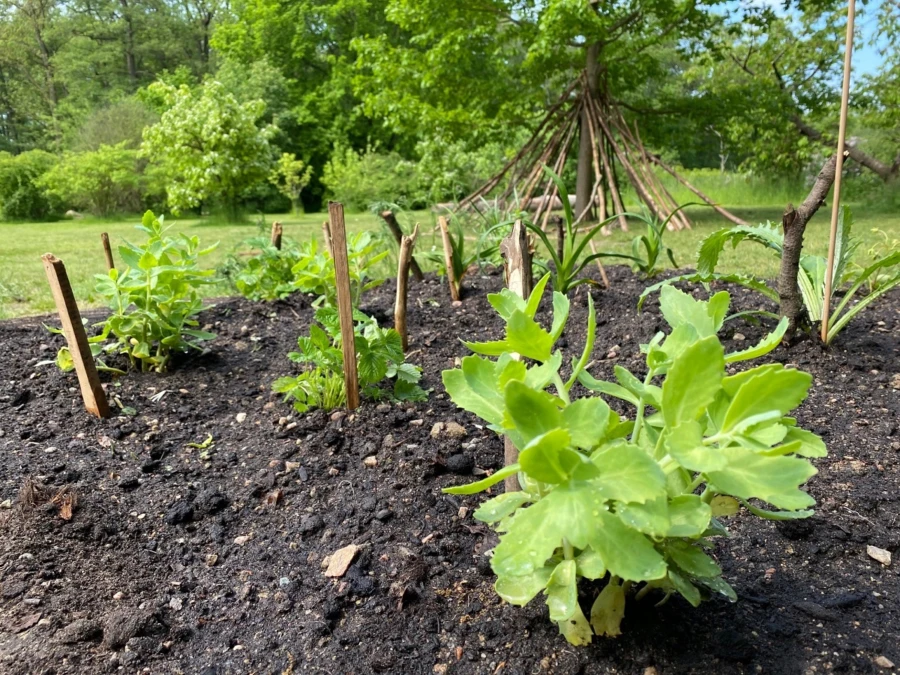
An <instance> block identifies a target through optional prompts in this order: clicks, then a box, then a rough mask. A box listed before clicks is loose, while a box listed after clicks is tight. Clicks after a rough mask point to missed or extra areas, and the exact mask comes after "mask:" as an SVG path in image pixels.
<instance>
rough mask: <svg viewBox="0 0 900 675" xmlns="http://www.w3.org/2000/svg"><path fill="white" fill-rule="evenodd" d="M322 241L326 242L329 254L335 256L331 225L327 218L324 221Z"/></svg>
mask: <svg viewBox="0 0 900 675" xmlns="http://www.w3.org/2000/svg"><path fill="white" fill-rule="evenodd" d="M322 241H324V242H325V250H326V251H328V255H330V256H331V257H332V258H333V257H334V242H333V241H332V240H331V226H330V225H329V224H328V221H327V220H326V221H325V222H324V223H322Z"/></svg>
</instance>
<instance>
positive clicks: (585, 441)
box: [562, 398, 610, 450]
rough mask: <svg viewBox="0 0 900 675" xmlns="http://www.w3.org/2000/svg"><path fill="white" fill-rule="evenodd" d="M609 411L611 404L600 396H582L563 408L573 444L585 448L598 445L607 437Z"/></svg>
mask: <svg viewBox="0 0 900 675" xmlns="http://www.w3.org/2000/svg"><path fill="white" fill-rule="evenodd" d="M609 413H610V410H609V406H608V405H606V403H605V402H604V401H603V400H601V399H599V398H581V399H578V400H577V401H573V402H572V403H571V404H570V405H568V406H566V407H565V408H563V410H562V421H563V426H564V427H565V428H566V429H567V430H568V431H569V435H570V436H571V439H572V445H574V446H575V447H576V448H581V449H583V450H591V449H593V448H594V447H596V446H597V445H598V444H599V443H600V441H602V440H603V439H604V438H605V437H606V430H607V427H608V426H609Z"/></svg>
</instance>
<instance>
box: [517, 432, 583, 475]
mask: <svg viewBox="0 0 900 675" xmlns="http://www.w3.org/2000/svg"><path fill="white" fill-rule="evenodd" d="M570 443H571V440H570V438H569V432H568V431H566V430H565V429H554V430H552V431H549V432H547V433H546V434H543V435H541V436H538V437H536V438H535V439H534V440H532V441H531V442H530V443H529V444H528V445H527V446H525V448H524V449H523V450H522V452H521V453H519V465H520V466H521V467H522V471H524V472H525V473H526V474H528V477H529V478H533V479H534V480H537V481H540V482H542V483H550V484H551V485H557V484H559V483H564V482H565V481H567V480H569V478H570V477H571V476H572V475H573V474H574V473H575V472H576V470H577V469H578V467H579V466H581V465H585V467H587V466H590V467H591V469H593V471H594V473H596V468H595V467H594V465H592V464H589V463H587V462H585V461H584V460H583V459H582V458H581V455H580V454H578V453H577V452H576V451H575V450H571V449H570V448H569V445H570ZM579 477H581V478H584V477H586V476H579Z"/></svg>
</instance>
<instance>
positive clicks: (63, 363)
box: [36, 319, 125, 375]
mask: <svg viewBox="0 0 900 675" xmlns="http://www.w3.org/2000/svg"><path fill="white" fill-rule="evenodd" d="M81 321H82V323H84V324H87V320H86V319H82V320H81ZM41 325H43V327H44V330H46V331H47V332H48V333H52V334H53V335H62V334H63V331H62V329H61V328H56V327H55V326H48V325H47V324H41ZM107 337H109V335H108V333H100V334H99V335H93V336H91V337H89V338H88V345H90V349H91V356H93V357H94V362H95V364H96V366H97V370H103V371H106V372H108V373H113V374H116V375H124V374H125V371H123V370H120V369H119V368H112V367H110V366H108V365H106V362H105V361H104V360H103V358H102V357H103V356H104V355H106V354H109V353H112V352H114V351H115V349H116V345H115V344H109V343H106V342H105V340H106V339H107ZM50 364H52V365H55V366H56V367H57V368H59V369H60V370H61V371H62V372H64V373H70V372H72V371H73V370H75V361H74V360H73V359H72V351H71V350H70V349H69V348H68V347H60V348H59V351H58V352H57V353H56V358H55V359H53V360H52V361H38V363H37V364H36V365H38V366H45V365H50Z"/></svg>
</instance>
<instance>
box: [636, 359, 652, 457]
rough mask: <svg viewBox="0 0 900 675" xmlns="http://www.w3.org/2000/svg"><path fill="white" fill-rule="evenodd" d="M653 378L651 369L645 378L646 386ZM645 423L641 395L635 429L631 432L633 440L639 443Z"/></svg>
mask: <svg viewBox="0 0 900 675" xmlns="http://www.w3.org/2000/svg"><path fill="white" fill-rule="evenodd" d="M652 379H653V371H652V370H651V371H649V372H648V373H647V377H645V378H644V386H645V387H646V386H647V385H649V384H650V381H651V380H652ZM643 425H644V397H643V396H641V397H640V398H639V399H638V405H637V412H636V413H635V415H634V431H632V432H631V442H632V443H637V442H638V439H639V438H640V437H641V427H642V426H643Z"/></svg>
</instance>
